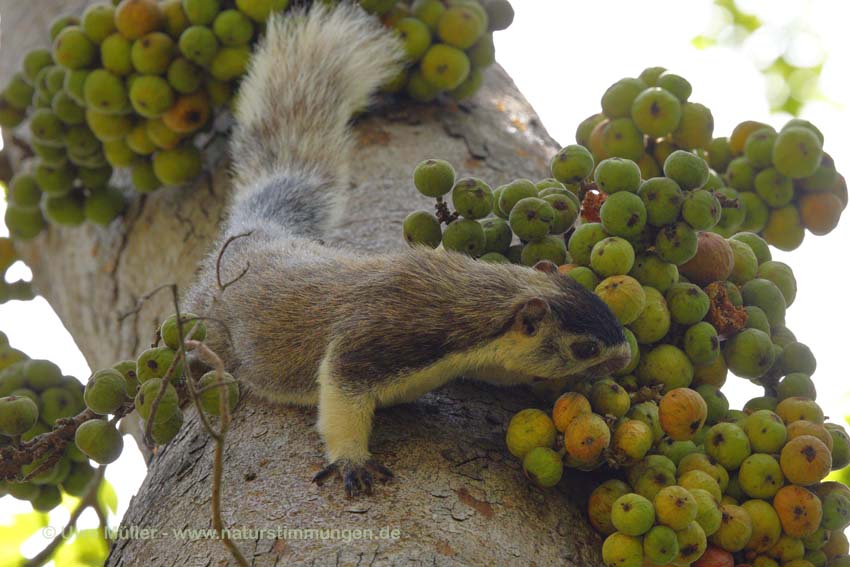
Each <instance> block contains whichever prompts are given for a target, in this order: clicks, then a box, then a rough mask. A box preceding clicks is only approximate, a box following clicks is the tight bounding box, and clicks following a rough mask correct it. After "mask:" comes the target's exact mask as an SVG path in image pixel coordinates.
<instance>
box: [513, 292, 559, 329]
mask: <svg viewBox="0 0 850 567" xmlns="http://www.w3.org/2000/svg"><path fill="white" fill-rule="evenodd" d="M550 312H551V309H550V308H549V304H548V303H546V301H545V300H543V299H541V298H539V297H535V298H533V299H529V300H528V301H526V302H525V303H523V304H522V305H521V306H520V308H519V309H518V310H517V313H516V316H515V317H514V328H515V329H517V330H518V331H520V332H521V333H524V334H526V335H528V336H532V335H534V334H535V333H536V332H537V330H538V329H539V328H540V324H541V323H542V322H543V319H545V318H546V316H547V315H549V313H550Z"/></svg>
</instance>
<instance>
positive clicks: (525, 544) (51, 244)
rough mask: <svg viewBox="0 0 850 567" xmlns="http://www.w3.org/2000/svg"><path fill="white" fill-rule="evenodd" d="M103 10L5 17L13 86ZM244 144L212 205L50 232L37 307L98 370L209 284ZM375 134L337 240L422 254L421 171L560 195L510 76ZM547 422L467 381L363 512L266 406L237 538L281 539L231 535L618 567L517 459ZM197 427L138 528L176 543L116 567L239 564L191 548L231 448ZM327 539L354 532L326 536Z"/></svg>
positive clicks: (172, 458) (14, 11)
mask: <svg viewBox="0 0 850 567" xmlns="http://www.w3.org/2000/svg"><path fill="white" fill-rule="evenodd" d="M84 4H85V2H82V1H75V2H62V1H59V0H28V1H27V2H19V1H17V0H15V1H13V0H2V2H0V6H2V8H0V17H2V20H0V21H2V34H3V35H2V42H3V43H2V61H0V81H3V80H5V79H6V78H8V76H9V75H10V73H11V72H12V71H13V70H14V69H15V67H17V65H18V62H19V59H20V57H21V56H22V55H23V53H24V52H25V50H26V49H28V48H32V47H35V46H37V45H45V44H46V42H47V26H48V24H49V21H50V20H51V19H52V18H53V17H55V15H57V14H59V13H67V12H71V11H73V12H76V13H79V10H80V7H81V6H82V5H84ZM8 134H9V133H6V143H7V147H9V148H10V150H12V151H11V153H12V156H13V163H15V158H14V147H15V144H14V142H12V140H10V136H9V135H8ZM225 134H226V132H224V131H222V132H221V133H220V134H219V135H217V136H215V137H214V138H213V139H212V141H211V145H210V148H211V149H210V151H209V152H208V153H209V155H210V161H209V163H208V167H207V172H208V173H206V174H205V175H204V176H203V177H202V178H201V179H200V180H199V181H198V182H197V183H196V184H195V185H194V186H193V187H183V188H169V189H164V190H160V191H157V192H155V193H153V194H151V195H148V196H144V197H138V198H136V199H134V202H133V204H132V206H131V207H130V209H129V211H128V212H127V214H126V216H125V217H124V218H123V219H122V220H121V221H118V222H115V223H113V224H112V225H111V226H110V227H109V228H107V229H103V228H97V227H94V226H85V227H83V228H77V229H61V228H55V227H51V228H50V230H49V231H48V232H47V233H45V234H42V235H41V236H39V237H38V238H37V239H36V240H35V241H33V242H32V243H29V244H26V245H24V246H20V252H21V254H22V256H23V258H24V259H25V260H26V262H27V263H28V264H29V265H30V267H31V268H32V271H33V274H34V282H35V286H36V289H37V290H38V292H39V293H41V294H42V295H44V296H45V297H46V298H47V299H48V301H49V302H50V303H51V305H52V306H53V307H54V309H55V310H56V312H57V313H58V314H59V316H60V318H61V319H62V321H63V322H64V323H65V325H66V326H67V327H68V329H69V331H70V332H71V334H72V335H73V336H74V338H75V340H76V342H77V345H78V346H79V347H80V349H81V350H82V352H83V354H84V355H85V356H86V359H87V360H88V362H89V364H90V365H91V366H92V367H93V368H98V367H104V366H107V365H111V364H113V363H114V362H116V361H118V360H121V359H126V358H129V357H132V356H134V355H136V354H138V352H139V351H140V350H142V349H143V348H145V346H146V344H147V343H149V342H150V340H151V337H152V336H153V331H154V329H155V328H156V325H157V323H158V322H159V321H161V320H162V319H163V318H164V317H165V316H167V315H168V314H169V313H170V312H172V308H171V306H170V299H169V297H168V294H167V293H161V294H158V295H157V296H155V297H153V298H152V299H150V300H148V301H147V302H145V303H144V304H143V305H142V307H141V309H140V310H139V311H138V312H137V313H135V314H133V315H131V316H129V317H127V318H125V319H123V320H119V317H118V315H119V314H120V313H122V312H128V311H130V310H132V309H133V307H135V305H136V303H137V301H138V300H139V298H140V297H142V296H143V295H145V294H146V293H148V292H149V291H151V290H152V289H154V288H155V287H157V286H159V285H162V284H167V283H176V284H177V285H178V286H179V289H181V290H185V289H186V288H187V286H188V285H189V284H190V282H191V281H192V278H193V275H194V271H195V268H196V266H197V264H198V262H199V260H200V259H201V257H202V256H203V254H205V253H206V251H207V249H208V247H209V245H210V244H211V242H212V240H213V238H214V236H215V234H216V231H217V227H218V224H219V221H220V219H221V216H222V208H223V205H224V202H225V198H226V196H227V193H228V190H229V187H228V175H227V164H226V163H224V159H223V157H222V156H223V149H224V145H225V142H226V136H225ZM356 134H357V137H358V140H359V143H358V148H357V151H356V155H355V158H354V167H353V176H354V183H353V186H352V187H351V199H350V206H349V208H348V217H347V219H346V220H345V222H344V224H343V225H342V226H341V227H340V229H339V230H338V231H337V233H336V234H335V236H334V239H333V240H334V244H341V245H345V246H350V247H354V248H357V249H361V250H363V251H366V252H376V251H387V250H392V249H397V248H399V247H402V246H404V243H403V241H402V239H401V221H402V219H403V218H404V216H405V215H406V214H407V213H408V212H410V211H411V210H414V209H416V208H422V207H430V206H431V202H430V201H428V200H426V199H425V198H424V197H421V196H419V195H418V193H416V191H415V189H414V188H413V186H412V183H411V173H412V170H413V168H414V166H415V165H416V163H418V162H419V161H420V160H422V159H425V158H428V157H442V158H446V159H449V160H450V161H452V163H453V164H454V165H455V167H456V168H457V169H458V170H459V171H460V172H462V173H463V174H469V175H475V176H478V177H481V178H483V179H485V180H487V181H488V182H489V183H491V184H493V185H494V186H495V185H496V184H501V183H504V182H506V181H508V180H510V179H513V178H516V177H529V178H533V179H535V178H541V177H546V176H547V162H548V158H549V157H550V156H551V155H552V154H553V153H554V152H555V150H556V144H555V142H554V141H553V140H552V139H551V138H550V137H549V136H548V134H547V133H546V131H545V130H544V129H543V127H542V126H541V125H540V122H539V119H538V118H537V116H536V114H535V113H534V111H533V110H532V109H531V108H530V107H529V105H528V103H527V102H526V101H525V99H524V98H523V97H522V95H521V94H520V93H519V92H518V91H517V89H516V87H515V86H514V84H513V83H512V82H511V80H510V78H509V77H508V76H507V75H506V74H505V73H504V72H503V71H502V70H501V69H500V68H493V69H491V70H490V71H489V72H488V73H487V82H486V85H485V88H484V89H483V90H482V92H481V93H480V94H479V95H478V96H477V97H476V98H475V100H474V101H473V102H471V103H469V104H463V105H461V106H460V107H453V108H449V107H445V106H419V105H409V104H405V105H403V106H392V107H385V108H383V109H379V110H377V111H376V113H375V114H371V115H369V116H366V117H364V118H363V119H361V120H360V121H359V123H358V124H357V126H356ZM237 378H238V377H237ZM534 403H535V400H534V398H533V396H532V395H531V394H530V393H529V392H528V391H527V390H525V389H522V388H514V389H510V390H505V389H497V388H493V387H489V386H486V385H481V384H475V383H469V382H458V383H455V384H451V385H448V386H446V387H444V388H442V389H440V390H439V391H437V392H433V393H431V394H428V395H426V396H424V397H423V398H422V399H421V400H419V401H418V402H416V403H413V404H407V405H403V406H399V407H396V408H390V409H386V410H380V411H379V412H378V414H377V417H376V420H375V433H374V435H373V438H372V443H371V448H372V450H373V452H374V453H375V455H376V456H377V457H378V458H379V459H380V460H381V461H382V462H383V463H384V464H386V465H387V466H389V467H390V468H391V469H392V470H393V471H394V472H395V474H396V479H395V480H393V481H391V482H390V483H389V484H387V485H383V486H378V487H377V488H376V493H375V494H374V495H373V496H371V497H365V498H358V499H353V500H349V499H346V498H345V497H344V494H343V491H342V487H341V485H340V483H339V482H337V481H331V482H328V483H326V484H325V485H324V486H322V487H317V486H315V485H313V484H311V482H310V478H311V476H312V475H313V474H314V473H315V472H316V471H318V470H319V469H320V468H321V467H322V466H323V464H324V463H323V455H322V445H321V440H320V439H319V436H318V434H317V433H316V431H315V427H314V425H315V419H316V414H315V411H314V410H307V409H298V408H280V407H272V406H269V405H266V404H264V403H263V402H260V401H258V400H256V399H254V398H251V397H250V396H248V397H247V398H246V399H244V400H242V401H241V402H240V405H239V406H238V407H237V410H236V411H235V414H234V421H233V424H232V426H231V429H230V431H229V433H228V436H227V448H226V453H225V459H224V464H225V473H224V483H223V495H222V503H223V504H222V506H223V510H224V511H223V514H224V521H225V525H226V526H227V527H230V528H233V529H234V530H257V529H266V530H271V531H273V532H276V533H274V534H268V533H267V534H257V533H250V532H245V533H242V532H236V533H234V534H232V537H234V538H236V537H238V536H241V537H242V538H243V539H242V540H241V541H239V540H237V544H238V545H239V547H240V548H241V549H242V551H243V553H244V554H245V555H246V557H248V558H249V560H252V561H253V564H254V565H264V566H265V565H307V564H310V565H331V564H332V565H405V566H407V565H419V564H428V565H487V564H492V565H569V566H574V567H592V566H595V565H601V561H600V559H599V555H598V550H599V548H600V539H599V537H598V536H597V535H596V534H594V532H593V531H592V530H591V529H590V528H589V526H588V524H587V522H586V520H585V519H584V516H583V508H584V505H585V501H586V495H587V492H588V491H589V487H590V486H591V481H590V479H589V476H588V475H581V474H577V473H573V472H571V473H570V475H569V476H568V477H567V479H566V480H565V481H563V482H562V483H561V484H560V485H559V488H558V489H555V490H550V491H546V492H541V491H539V490H537V489H535V488H533V487H531V485H530V484H529V483H528V482H527V481H526V480H525V479H524V478H523V475H522V469H521V466H520V465H519V463H517V462H516V460H515V459H513V458H512V457H510V456H509V455H508V454H507V451H506V450H505V446H504V431H505V426H506V424H507V422H508V420H509V419H510V417H511V415H513V413H514V412H516V411H518V410H519V409H522V408H523V407H528V406H529V405H532V404H534ZM186 417H187V420H186V424H185V425H184V427H183V429H182V430H181V432H180V434H179V435H178V437H177V438H176V439H175V440H173V441H172V442H171V443H169V444H168V445H167V446H165V447H164V448H162V449H161V450H159V452H158V453H157V454H156V455H155V457H154V458H153V460H152V462H151V464H150V470H149V472H148V476H147V478H146V480H145V482H144V484H143V485H142V487H141V489H140V490H139V493H138V494H137V495H136V496H135V497H134V498H133V501H132V503H131V505H130V508H129V511H128V512H127V515H126V516H125V518H124V523H123V527H125V528H128V529H129V528H131V527H132V528H134V529H142V528H148V529H154V530H157V532H158V535H157V538H154V539H143V537H142V538H128V539H119V540H118V541H117V543H116V544H115V545H114V547H113V549H112V552H111V554H110V557H109V560H108V562H107V564H108V565H113V566H118V565H127V566H137V565H191V566H196V565H197V566H206V565H228V564H232V560H231V559H230V557H229V555H228V553H227V551H226V550H225V548H224V546H223V545H222V544H221V543H220V542H215V541H210V540H209V539H200V540H196V541H189V540H184V539H180V538H178V537H175V536H174V535H173V533H172V530H181V529H187V528H188V529H205V528H209V527H210V526H211V521H210V479H211V474H210V473H211V462H212V453H213V443H212V442H211V440H210V438H209V437H208V436H207V434H206V433H205V432H204V430H203V429H202V428H201V426H200V424H199V423H198V419H197V416H196V415H195V414H194V411H193V410H188V411H187V416H186ZM279 529H280V530H290V531H287V532H284V533H282V534H281V533H280V532H278V531H277V530H279ZM328 529H337V530H352V531H342V532H340V533H338V534H336V533H328V532H318V533H317V532H312V531H309V530H328ZM358 529H360V530H371V531H372V534H373V536H372V537H371V538H370V537H369V536H368V535H366V534H367V532H366V531H364V532H363V533H362V534H360V533H357V532H356V531H354V530H358ZM291 530H304V531H303V532H301V535H300V536H299V534H298V533H297V532H292V531H291ZM278 535H281V536H282V537H281V539H274V538H272V537H270V536H278Z"/></svg>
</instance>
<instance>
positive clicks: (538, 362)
mask: <svg viewBox="0 0 850 567" xmlns="http://www.w3.org/2000/svg"><path fill="white" fill-rule="evenodd" d="M550 277H551V278H552V280H553V282H554V283H555V284H556V285H557V291H556V292H555V293H554V294H551V295H548V296H547V297H545V298H540V299H534V300H531V301H529V302H527V303H526V304H524V305H523V306H522V307H521V308H520V311H519V313H518V315H517V322H518V324H519V325H518V326H519V329H520V330H521V331H522V332H523V333H525V334H527V335H529V336H530V337H533V336H537V335H539V338H538V341H539V344H538V346H537V348H536V349H534V350H532V351H531V352H529V353H528V355H527V356H529V357H530V358H533V359H534V361H533V362H532V363H531V364H530V367H534V368H536V369H537V370H536V371H533V374H535V375H539V376H541V377H549V378H565V377H572V376H581V377H585V378H599V377H602V376H606V375H608V374H610V373H612V372H615V371H617V370H620V369H622V368H624V367H625V366H627V365H628V363H629V361H630V360H631V352H630V349H629V346H628V343H627V342H626V337H625V334H624V333H623V328H622V326H621V325H620V322H619V321H618V320H617V318H616V317H615V316H614V314H613V313H612V312H611V310H610V309H609V308H608V306H607V305H605V303H604V302H603V301H602V300H601V299H599V297H597V296H596V295H595V294H593V293H591V292H590V291H588V290H586V289H585V288H584V287H582V286H581V285H580V284H578V283H577V282H576V281H575V280H573V279H572V278H569V277H566V276H564V275H561V274H557V273H554V274H550ZM535 351H536V352H535ZM529 362H531V361H529ZM544 369H546V370H548V371H544V372H540V370H544ZM529 370H531V368H529Z"/></svg>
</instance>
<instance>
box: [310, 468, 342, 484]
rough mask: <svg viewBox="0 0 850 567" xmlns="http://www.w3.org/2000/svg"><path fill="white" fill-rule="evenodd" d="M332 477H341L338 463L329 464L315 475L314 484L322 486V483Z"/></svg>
mask: <svg viewBox="0 0 850 567" xmlns="http://www.w3.org/2000/svg"><path fill="white" fill-rule="evenodd" d="M332 475H336V476H338V475H339V464H338V463H336V462H334V463H331V464H329V465H328V466H326V467H325V468H323V469H322V470H320V471H319V472H317V473H316V474H314V475H313V482H315V483H316V484H318V485H319V486H321V485H322V483H323V482H325V481H326V480H328V477H330V476H332Z"/></svg>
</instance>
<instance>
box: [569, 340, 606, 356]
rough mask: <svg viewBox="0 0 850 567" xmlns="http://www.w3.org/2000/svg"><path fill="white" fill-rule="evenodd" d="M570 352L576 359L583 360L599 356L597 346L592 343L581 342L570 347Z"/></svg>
mask: <svg viewBox="0 0 850 567" xmlns="http://www.w3.org/2000/svg"><path fill="white" fill-rule="evenodd" d="M570 350H572V351H573V356H575V357H576V358H577V359H579V360H585V359H588V358H593V357H594V356H596V355H597V354H599V345H597V344H596V343H595V342H593V341H581V342H578V343H573V344H572V345H570Z"/></svg>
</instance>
